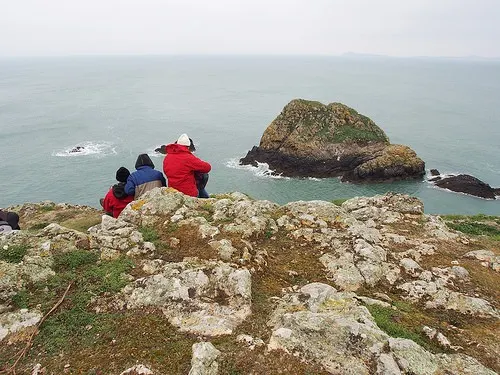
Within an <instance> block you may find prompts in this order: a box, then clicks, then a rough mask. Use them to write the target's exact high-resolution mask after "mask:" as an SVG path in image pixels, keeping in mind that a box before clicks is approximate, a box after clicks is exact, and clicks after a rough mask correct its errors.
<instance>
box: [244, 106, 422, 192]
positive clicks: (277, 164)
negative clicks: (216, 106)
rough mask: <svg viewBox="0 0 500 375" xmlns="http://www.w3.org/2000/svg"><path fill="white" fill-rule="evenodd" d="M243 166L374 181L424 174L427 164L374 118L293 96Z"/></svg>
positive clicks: (295, 174)
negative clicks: (262, 165)
mask: <svg viewBox="0 0 500 375" xmlns="http://www.w3.org/2000/svg"><path fill="white" fill-rule="evenodd" d="M240 162H241V163H242V164H252V165H256V163H257V162H259V163H267V164H268V165H269V167H270V169H272V170H273V171H274V173H276V174H282V175H285V176H291V177H337V176H340V177H342V179H343V180H345V181H355V182H370V181H390V180H399V179H409V178H421V177H422V176H423V175H424V166H425V165H424V162H423V161H422V160H421V159H420V158H418V157H417V155H416V153H415V152H414V151H413V150H411V149H410V148H409V147H407V146H402V145H391V144H390V143H389V139H388V138H387V136H386V135H385V133H384V132H383V130H382V129H380V128H379V127H378V126H377V125H376V124H375V123H374V122H373V121H372V120H370V119H369V118H368V117H365V116H363V115H361V114H359V113H357V112H356V111H355V110H354V109H352V108H349V107H347V106H346V105H343V104H341V103H331V104H328V105H324V104H321V103H319V102H313V101H307V100H302V99H296V100H292V101H291V102H290V103H288V104H287V105H286V106H285V108H284V109H283V111H282V112H281V114H280V115H279V116H278V117H277V118H276V119H275V120H274V121H273V122H272V123H271V124H270V125H269V126H268V127H267V129H266V130H265V132H264V134H263V136H262V138H261V140H260V144H259V146H258V147H253V148H252V150H250V151H249V152H248V154H247V155H246V156H245V157H244V158H242V159H241V160H240Z"/></svg>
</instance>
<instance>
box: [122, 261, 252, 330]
mask: <svg viewBox="0 0 500 375" xmlns="http://www.w3.org/2000/svg"><path fill="white" fill-rule="evenodd" d="M115 305H116V306H117V307H124V308H127V309H137V308H142V307H147V306H151V307H159V308H161V309H162V311H163V313H164V314H165V316H166V317H167V318H168V320H169V322H170V323H171V324H172V325H173V326H175V327H178V328H179V329H180V330H181V331H183V332H190V333H194V334H199V335H206V336H220V335H227V334H231V333H232V331H233V330H234V329H235V328H236V327H237V326H238V325H239V324H240V323H241V322H242V321H243V320H245V319H246V318H247V317H248V316H249V315H250V312H251V309H250V305H251V276H250V272H249V271H248V270H247V269H236V268H234V267H232V266H230V265H228V264H226V263H223V262H214V261H201V260H200V261H199V260H197V259H194V258H193V259H189V260H187V261H185V262H180V263H167V264H165V265H163V266H162V268H161V271H160V272H159V273H156V274H153V275H151V276H147V277H143V278H140V279H137V280H135V282H133V283H132V284H130V285H128V286H127V287H125V288H124V289H123V291H122V295H121V296H119V298H118V299H117V300H116V301H115Z"/></svg>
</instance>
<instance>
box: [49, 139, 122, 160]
mask: <svg viewBox="0 0 500 375" xmlns="http://www.w3.org/2000/svg"><path fill="white" fill-rule="evenodd" d="M78 146H80V147H83V148H82V149H81V150H80V151H77V152H71V151H72V150H73V149H75V148H76V147H78ZM116 154H117V152H116V147H115V146H114V143H113V142H106V141H85V142H80V143H77V144H75V145H72V146H68V147H65V148H64V149H63V150H60V151H56V150H54V151H53V152H52V156H59V157H81V156H94V157H97V158H102V157H105V156H108V155H116Z"/></svg>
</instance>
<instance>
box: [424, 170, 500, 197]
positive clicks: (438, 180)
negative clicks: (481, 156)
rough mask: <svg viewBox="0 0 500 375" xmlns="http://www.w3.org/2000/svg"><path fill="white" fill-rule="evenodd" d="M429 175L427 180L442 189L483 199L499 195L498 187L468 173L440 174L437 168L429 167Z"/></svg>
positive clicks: (499, 189)
mask: <svg viewBox="0 0 500 375" xmlns="http://www.w3.org/2000/svg"><path fill="white" fill-rule="evenodd" d="M431 176H432V177H431V178H429V181H430V182H432V183H433V184H434V185H436V186H437V187H440V188H442V189H447V190H450V191H454V192H457V193H464V194H469V195H473V196H475V197H479V198H485V199H496V197H497V196H500V188H493V187H491V186H490V185H489V184H487V183H485V182H483V181H481V180H480V179H478V178H476V177H474V176H470V175H468V174H458V175H444V176H441V174H440V173H439V171H438V170H437V169H431Z"/></svg>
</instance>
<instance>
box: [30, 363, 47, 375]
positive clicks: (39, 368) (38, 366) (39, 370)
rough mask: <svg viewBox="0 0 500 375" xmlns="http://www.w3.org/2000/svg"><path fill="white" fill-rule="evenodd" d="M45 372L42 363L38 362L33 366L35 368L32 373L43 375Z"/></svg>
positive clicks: (32, 374) (33, 374)
mask: <svg viewBox="0 0 500 375" xmlns="http://www.w3.org/2000/svg"><path fill="white" fill-rule="evenodd" d="M42 374H45V368H43V367H42V365H41V364H40V363H37V364H36V365H35V366H33V370H31V375H42Z"/></svg>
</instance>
